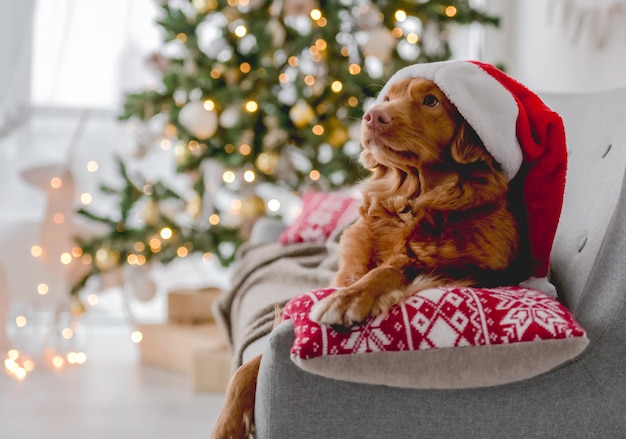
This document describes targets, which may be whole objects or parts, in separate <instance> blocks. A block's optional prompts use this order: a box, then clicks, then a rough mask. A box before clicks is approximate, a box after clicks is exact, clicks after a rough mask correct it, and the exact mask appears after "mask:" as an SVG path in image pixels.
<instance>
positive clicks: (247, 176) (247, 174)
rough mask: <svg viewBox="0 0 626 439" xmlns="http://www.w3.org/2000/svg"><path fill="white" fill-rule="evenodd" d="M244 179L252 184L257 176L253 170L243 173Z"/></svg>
mask: <svg viewBox="0 0 626 439" xmlns="http://www.w3.org/2000/svg"><path fill="white" fill-rule="evenodd" d="M243 179H244V180H245V181H246V182H247V183H252V182H253V181H254V180H255V179H256V174H255V173H254V171H252V170H251V169H248V170H247V171H246V172H244V173H243Z"/></svg>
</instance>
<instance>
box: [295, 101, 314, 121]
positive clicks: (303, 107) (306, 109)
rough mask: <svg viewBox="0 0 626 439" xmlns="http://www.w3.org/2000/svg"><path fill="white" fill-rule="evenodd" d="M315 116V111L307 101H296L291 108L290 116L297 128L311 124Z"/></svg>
mask: <svg viewBox="0 0 626 439" xmlns="http://www.w3.org/2000/svg"><path fill="white" fill-rule="evenodd" d="M314 117H315V112H313V109H312V108H311V106H310V105H309V104H307V103H306V102H305V101H298V102H296V104H295V105H294V106H293V107H291V109H290V110H289V118H290V119H291V121H292V122H293V124H294V125H295V126H296V127H297V128H304V127H305V126H307V125H309V124H310V123H311V121H312V120H313V118H314Z"/></svg>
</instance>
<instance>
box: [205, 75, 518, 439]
mask: <svg viewBox="0 0 626 439" xmlns="http://www.w3.org/2000/svg"><path fill="white" fill-rule="evenodd" d="M361 141H362V144H363V148H364V149H363V152H362V153H361V156H360V161H361V163H362V164H363V165H364V166H366V167H368V168H370V169H372V175H371V176H370V177H369V178H368V179H367V180H366V181H365V183H364V188H363V205H362V207H361V211H360V213H361V215H360V218H359V219H358V221H357V222H356V223H354V224H353V225H352V226H350V227H349V228H348V229H347V230H346V231H345V232H344V234H343V235H342V238H341V248H342V258H341V263H340V270H339V272H338V274H337V276H336V278H335V281H334V286H336V287H338V289H337V291H335V292H334V293H333V294H331V295H330V296H328V297H327V298H325V299H324V300H322V301H320V302H319V303H317V304H316V305H315V306H314V308H313V309H312V311H311V318H312V319H313V320H315V321H317V322H319V323H322V324H328V325H338V326H352V325H354V324H357V323H360V322H362V321H364V320H366V319H367V318H368V317H370V316H374V315H378V314H381V313H386V312H387V311H388V310H389V308H391V307H392V306H393V305H395V304H396V303H398V302H400V301H401V300H402V299H403V298H405V297H406V296H408V295H409V294H412V293H414V292H416V291H419V290H421V289H425V288H429V287H435V286H441V285H449V284H455V285H479V284H480V285H489V284H490V283H494V284H498V283H501V282H503V280H504V279H506V280H505V281H504V282H507V283H512V282H515V283H517V282H519V281H520V280H521V279H523V278H524V277H523V275H524V274H522V273H520V274H519V275H518V276H515V270H513V271H510V270H508V269H509V267H510V266H511V263H512V262H513V261H514V259H515V258H516V254H517V251H518V234H519V233H518V223H517V222H516V220H515V217H514V215H513V214H512V213H511V212H510V210H509V208H508V198H507V194H508V184H507V180H506V178H505V177H504V175H503V174H502V172H501V171H500V169H499V166H498V164H497V163H496V162H495V161H494V159H493V158H492V157H491V155H489V154H488V153H487V151H486V150H485V148H484V146H483V145H482V143H481V141H480V139H479V138H478V136H477V135H476V133H475V132H474V131H473V129H472V128H471V127H470V126H469V125H468V124H467V123H466V122H465V120H464V119H463V118H462V117H461V115H460V114H459V112H458V111H457V109H456V108H455V107H454V105H453V104H452V103H450V101H449V100H448V99H447V98H446V96H445V95H444V94H443V93H442V92H441V90H440V89H439V88H438V87H437V86H436V85H435V84H434V83H433V82H432V81H429V80H425V79H421V78H412V79H405V80H402V81H398V82H397V83H395V84H393V85H392V86H391V87H390V89H389V92H388V93H387V95H386V96H385V97H384V99H383V102H381V103H379V104H378V105H375V106H374V107H373V108H371V109H370V110H369V111H368V112H367V113H366V114H365V115H364V116H363V123H362V133H361ZM260 361H261V358H260V357H256V358H255V359H254V360H252V361H251V362H249V363H247V364H245V365H243V366H242V367H241V368H240V369H239V370H238V371H237V372H236V374H235V375H234V376H233V379H232V380H231V383H230V385H229V388H228V390H227V396H226V403H225V406H224V410H223V411H222V413H221V414H220V417H219V420H218V423H217V426H216V428H215V430H214V433H213V437H214V438H215V439H224V438H244V437H247V436H248V435H249V433H250V429H251V422H252V418H253V410H254V389H255V388H256V379H257V375H258V368H259V365H260Z"/></svg>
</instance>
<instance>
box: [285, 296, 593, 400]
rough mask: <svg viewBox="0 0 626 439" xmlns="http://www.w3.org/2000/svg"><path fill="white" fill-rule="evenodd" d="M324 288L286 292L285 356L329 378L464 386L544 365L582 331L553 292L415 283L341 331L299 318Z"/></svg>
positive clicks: (523, 374)
mask: <svg viewBox="0 0 626 439" xmlns="http://www.w3.org/2000/svg"><path fill="white" fill-rule="evenodd" d="M333 291H334V289H332V288H328V289H323V290H317V291H313V292H311V293H307V294H304V295H302V296H299V297H297V298H294V299H293V300H291V301H290V302H289V303H288V304H287V305H286V307H285V310H284V319H291V320H293V324H294V328H295V335H296V339H295V342H294V345H293V347H292V349H291V359H292V360H293V361H294V363H295V364H296V365H298V366H299V367H301V368H302V369H304V370H307V371H309V372H311V373H315V374H318V375H322V376H326V377H329V378H334V379H339V380H345V381H353V382H361V383H369V384H384V385H390V386H397V387H409V388H439V389H442V388H467V387H483V386H492V385H498V384H505V383H510V382H514V381H518V380H522V379H527V378H531V377H533V376H536V375H538V374H540V373H544V372H547V371H549V370H551V369H553V368H555V367H557V366H558V365H560V364H562V363H564V362H566V361H568V360H571V359H573V358H574V357H576V356H577V355H579V354H580V353H581V352H582V351H583V350H584V349H585V347H586V346H587V344H588V342H589V341H588V339H587V336H586V334H585V331H584V330H583V329H582V328H581V327H580V326H579V325H578V324H577V323H576V321H575V320H574V318H573V316H572V315H571V314H570V313H569V311H568V310H567V309H566V308H565V307H564V306H563V305H561V304H560V303H559V302H558V301H557V300H556V299H554V298H552V297H549V296H546V295H545V294H543V293H540V292H538V291H535V290H530V289H526V288H522V287H500V288H492V289H482V288H465V287H462V288H460V287H448V288H440V289H430V290H425V291H421V292H419V293H416V294H414V295H413V296H411V297H409V298H408V299H407V300H406V301H405V302H403V303H401V304H399V305H396V306H394V307H393V308H392V309H391V311H390V312H389V314H388V315H387V316H379V317H375V318H372V319H370V320H368V321H366V322H365V323H363V324H362V325H360V326H356V327H353V328H351V329H349V330H346V331H345V332H344V331H342V332H337V331H336V330H334V329H333V328H331V327H329V326H326V325H319V324H317V323H315V322H312V321H311V320H310V319H309V313H310V310H311V307H312V306H313V305H314V304H315V303H317V302H318V301H319V300H321V299H323V298H324V297H326V296H327V295H329V294H330V293H332V292H333Z"/></svg>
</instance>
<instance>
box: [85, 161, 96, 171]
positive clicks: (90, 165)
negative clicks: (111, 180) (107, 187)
mask: <svg viewBox="0 0 626 439" xmlns="http://www.w3.org/2000/svg"><path fill="white" fill-rule="evenodd" d="M98 168H99V166H98V162H96V161H94V160H90V161H88V162H87V170H88V171H89V172H97V171H98Z"/></svg>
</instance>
